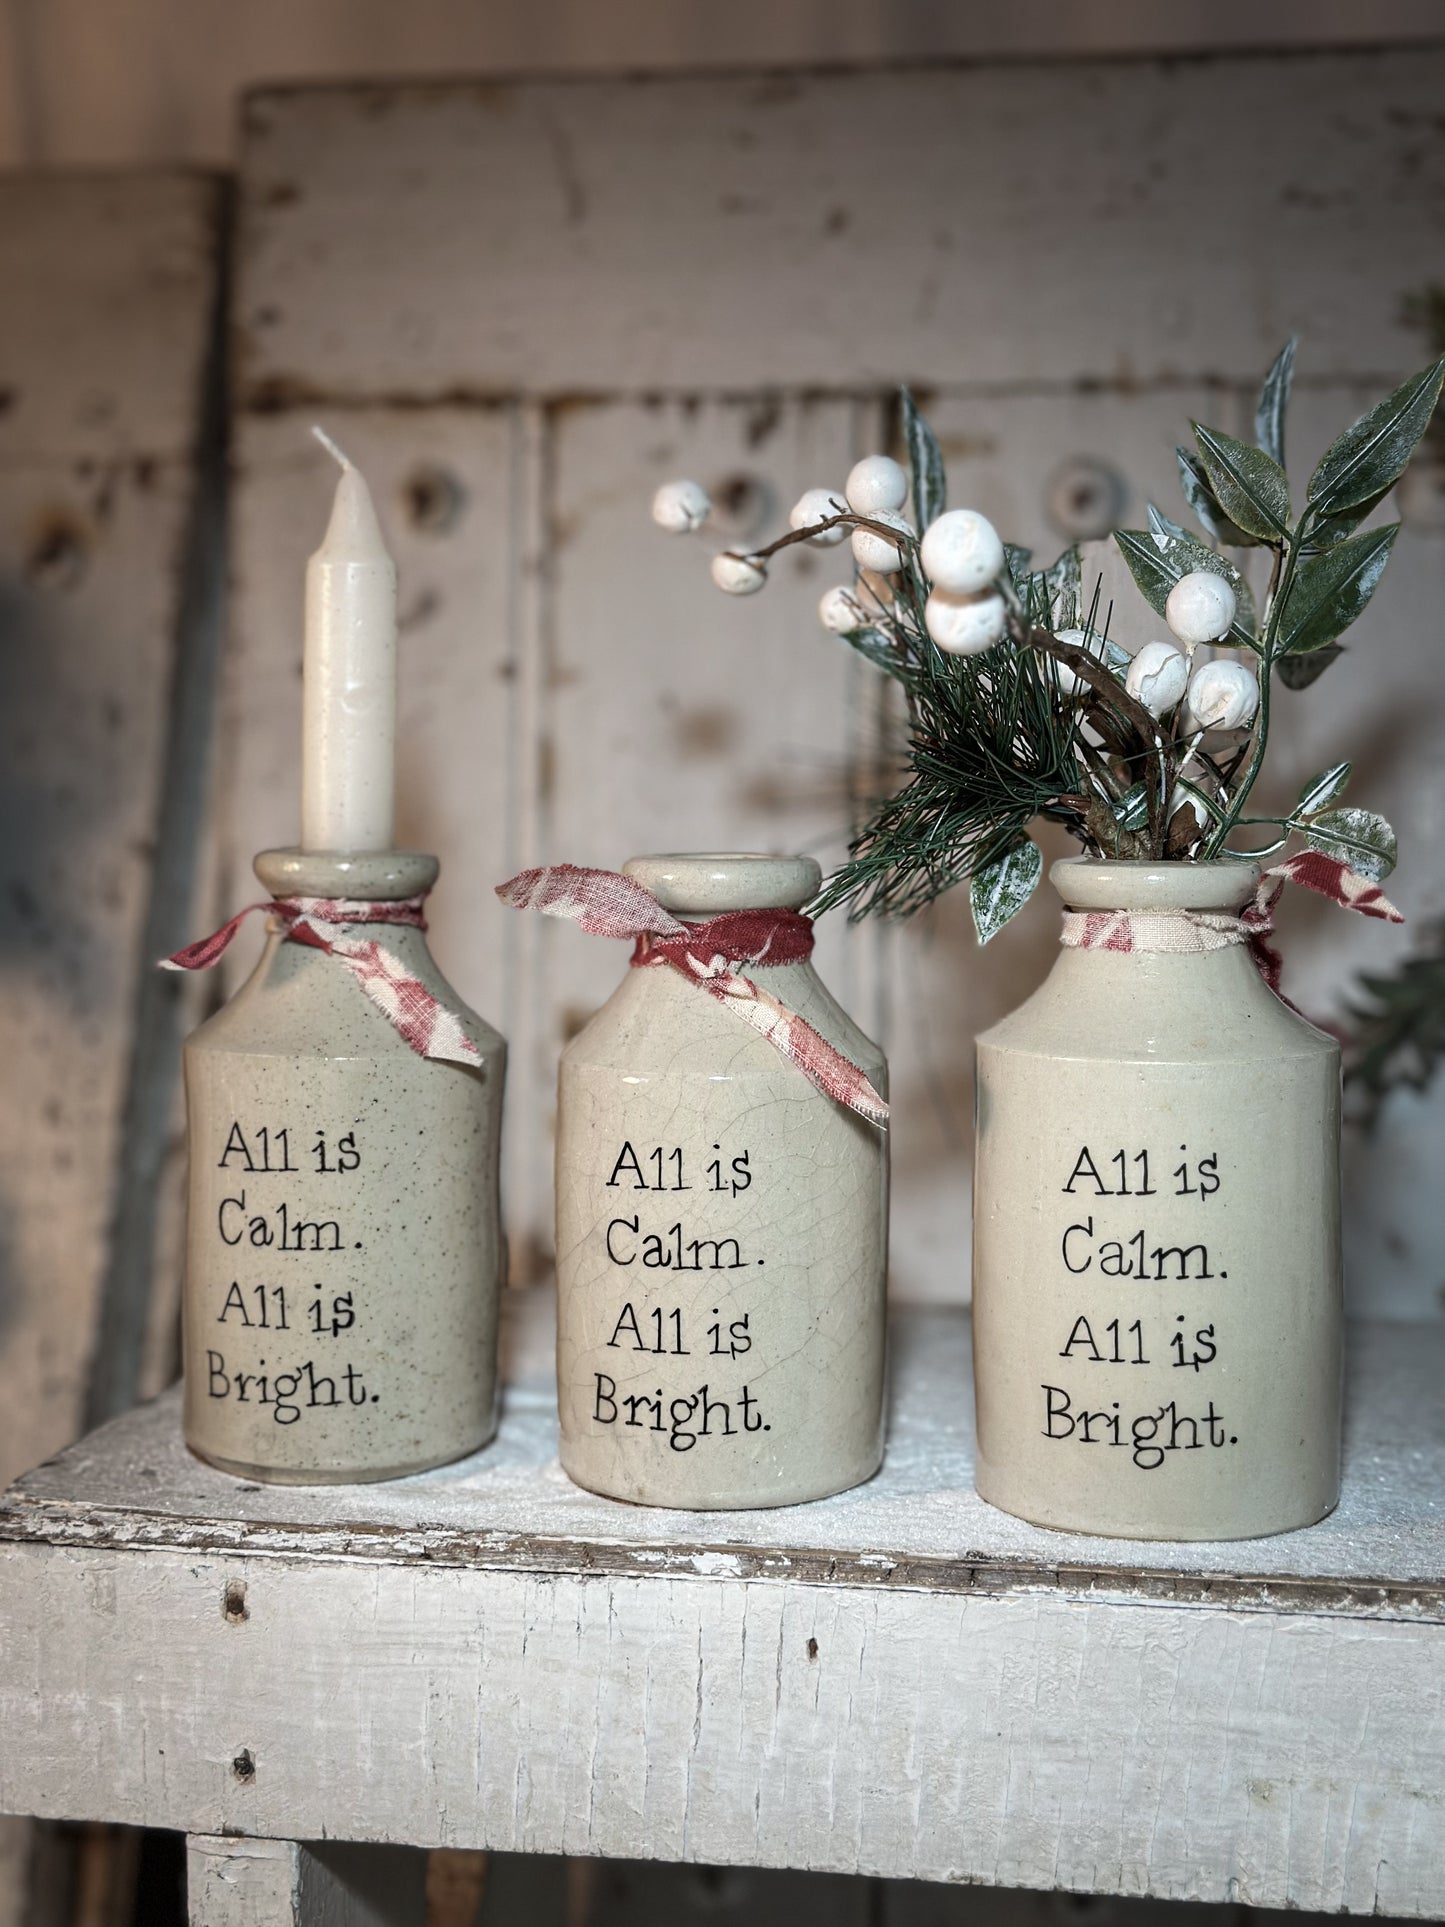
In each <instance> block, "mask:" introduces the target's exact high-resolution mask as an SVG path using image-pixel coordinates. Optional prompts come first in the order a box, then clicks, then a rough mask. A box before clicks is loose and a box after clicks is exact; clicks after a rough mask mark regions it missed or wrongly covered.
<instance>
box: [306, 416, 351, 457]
mask: <svg viewBox="0 0 1445 1927" xmlns="http://www.w3.org/2000/svg"><path fill="white" fill-rule="evenodd" d="M311 433H312V434H313V435H314V436H315V437H316V439H317V441H318V442H320V444H321V446H322V447H323V448H324V449H325V450H326V452H327V454H328V455H330V456H331V457H332V459H333V460H334V461H336V462H338V463H339V464H340V466H341V467H342V468H350V467H351V465H352V464H351V458H350V456H348V455H347V454H346V453H345V452H344V451H343V450H342V449H339V448H338V447H337V446H336V443H335V442H334V441H332V439H331V437H330V436H329V435H328V434H327V432H326V430H325V429H324V428H322V427H320V426H319V424H317V423H316V422H312V424H311Z"/></svg>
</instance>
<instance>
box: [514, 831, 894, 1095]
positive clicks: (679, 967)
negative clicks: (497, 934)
mask: <svg viewBox="0 0 1445 1927" xmlns="http://www.w3.org/2000/svg"><path fill="white" fill-rule="evenodd" d="M497 895H498V896H499V897H500V898H501V899H502V901H503V903H510V904H511V905H512V907H513V909H516V910H541V911H542V912H543V913H544V914H545V915H547V916H549V917H566V918H567V919H568V920H569V921H570V922H572V923H575V924H577V925H578V927H579V928H580V929H583V930H588V931H590V932H591V933H592V934H593V935H594V936H598V937H631V938H633V939H634V948H633V952H632V963H633V967H634V969H646V968H649V967H655V966H662V967H664V968H667V969H671V970H675V971H677V973H678V974H679V976H682V977H685V978H686V979H687V981H688V982H689V983H692V984H696V985H697V987H698V989H699V990H703V991H706V993H707V995H708V996H709V997H712V998H714V999H715V1000H716V1001H717V1002H718V1003H720V1004H721V1005H722V1006H723V1008H724V1009H725V1010H730V1011H732V1013H733V1015H734V1016H736V1017H741V1018H742V1020H743V1022H744V1023H745V1024H751V1025H752V1027H753V1029H754V1030H756V1031H759V1032H760V1033H761V1034H762V1035H763V1036H764V1037H766V1038H767V1040H768V1042H769V1043H770V1044H771V1045H773V1047H774V1049H776V1050H780V1051H781V1052H782V1054H783V1055H784V1057H786V1058H787V1059H788V1060H789V1062H790V1063H793V1064H796V1065H797V1067H798V1069H799V1070H800V1071H801V1072H802V1073H803V1075H804V1077H806V1078H807V1079H808V1081H809V1083H811V1084H813V1085H815V1086H816V1087H817V1088H818V1089H819V1090H820V1091H822V1092H824V1093H825V1094H826V1095H827V1096H828V1097H831V1098H832V1099H833V1100H834V1102H835V1103H838V1104H843V1105H846V1107H847V1108H848V1109H849V1110H850V1111H856V1112H857V1114H858V1116H859V1117H863V1118H867V1119H868V1121H869V1122H870V1123H871V1124H882V1125H886V1124H887V1122H888V1106H887V1104H886V1103H885V1102H884V1100H883V1099H882V1098H881V1097H880V1096H879V1095H878V1093H877V1091H875V1090H874V1088H873V1086H872V1085H871V1084H870V1083H869V1081H868V1079H867V1078H866V1077H865V1076H864V1075H863V1073H862V1071H860V1070H859V1068H858V1066H857V1065H856V1064H854V1063H853V1062H852V1061H851V1060H850V1059H849V1058H847V1057H845V1056H844V1055H843V1053H842V1052H841V1051H839V1050H835V1049H834V1047H833V1045H831V1044H830V1043H829V1042H828V1040H827V1039H826V1038H825V1037H822V1036H820V1035H819V1033H818V1032H817V1031H816V1030H814V1028H813V1026H812V1025H811V1024H810V1023H808V1022H807V1021H806V1020H805V1019H804V1018H802V1017H799V1016H798V1014H797V1013H796V1011H791V1010H789V1009H788V1008H787V1006H786V1005H785V1004H782V1003H779V1001H778V999H777V998H776V997H774V996H773V995H772V994H771V993H770V992H768V991H766V990H764V989H762V987H761V986H760V985H758V984H755V983H754V982H753V981H752V979H751V978H750V977H746V976H743V975H742V974H741V972H740V971H739V970H738V969H737V968H735V966H737V965H742V966H743V967H744V968H753V969H756V968H757V966H758V965H759V964H789V963H802V962H804V961H805V960H806V959H807V958H808V957H810V956H811V955H812V952H813V922H812V918H811V917H801V916H799V915H798V914H797V912H796V911H794V910H731V911H728V912H727V913H726V914H725V915H723V916H720V917H713V918H711V919H710V920H709V921H708V922H706V923H682V922H680V921H679V919H678V918H676V917H674V916H673V915H672V914H671V913H670V912H669V911H667V910H664V909H663V907H662V905H661V904H660V903H659V902H658V900H657V898H656V897H655V896H653V894H652V892H651V891H650V890H644V889H643V887H642V885H641V884H640V883H634V882H633V881H632V879H631V877H625V876H622V875H620V874H619V873H618V872H617V871H615V870H583V869H579V868H578V867H577V865H576V864H573V863H558V864H553V865H552V866H551V867H549V868H547V869H545V870H523V871H522V873H521V875H520V876H515V877H513V878H512V879H511V881H510V882H508V883H499V884H498V885H497Z"/></svg>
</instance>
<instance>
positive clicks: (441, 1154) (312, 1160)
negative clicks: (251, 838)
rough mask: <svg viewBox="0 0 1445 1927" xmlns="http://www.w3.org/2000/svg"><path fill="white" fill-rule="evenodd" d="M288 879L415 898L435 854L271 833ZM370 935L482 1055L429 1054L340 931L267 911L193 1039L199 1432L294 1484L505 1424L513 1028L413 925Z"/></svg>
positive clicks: (219, 1453) (272, 870)
mask: <svg viewBox="0 0 1445 1927" xmlns="http://www.w3.org/2000/svg"><path fill="white" fill-rule="evenodd" d="M256 871H257V874H258V876H259V877H260V878H261V881H262V882H263V883H264V884H265V885H266V886H267V888H268V889H269V890H270V891H271V892H272V894H273V895H274V896H277V897H280V898H283V899H284V898H295V897H303V898H323V899H324V898H332V899H352V900H353V901H355V902H360V903H368V902H371V903H382V902H396V901H400V900H404V899H407V898H411V897H415V896H419V895H421V894H423V893H424V892H425V891H426V890H427V889H429V888H430V886H431V884H432V882H433V880H434V879H435V877H436V874H437V863H436V859H435V858H434V857H430V856H420V855H411V854H407V853H404V852H398V851H386V852H379V853H375V854H359V855H355V856H339V855H334V854H329V853H325V852H303V851H299V850H273V851H269V852H267V853H265V854H264V855H262V856H259V857H258V858H257V859H256ZM343 929H346V930H348V932H349V933H355V934H359V935H361V936H363V937H373V936H374V937H376V938H378V939H379V940H381V941H382V942H383V943H384V945H385V948H386V950H387V951H388V952H389V953H390V955H391V956H392V957H393V958H394V959H395V960H396V962H397V963H399V964H400V965H402V966H404V968H405V970H406V972H407V973H408V974H410V975H412V976H415V977H416V978H417V979H419V980H420V981H421V983H422V984H424V985H425V987H426V989H427V990H429V991H430V992H431V993H432V995H433V996H434V997H436V998H437V999H438V1000H439V1002H440V1003H442V1004H444V1005H445V1006H446V1008H447V1009H448V1010H449V1011H450V1012H452V1013H453V1014H454V1015H455V1016H456V1017H457V1018H459V1019H460V1020H461V1022H462V1024H463V1026H464V1028H465V1031H466V1034H467V1036H468V1037H469V1038H470V1039H471V1041H472V1043H473V1044H475V1046H476V1047H477V1052H478V1054H479V1058H480V1062H479V1064H477V1065H475V1066H474V1065H471V1064H462V1063H452V1062H441V1061H436V1060H434V1059H429V1058H426V1057H422V1056H419V1055H418V1054H417V1052H416V1051H415V1050H414V1049H413V1048H412V1047H411V1046H410V1045H409V1044H408V1043H407V1041H406V1039H405V1038H404V1037H403V1036H402V1035H401V1034H400V1032H399V1031H398V1030H397V1029H396V1028H395V1026H394V1025H393V1024H392V1023H391V1022H389V1021H388V1018H387V1016H386V1015H385V1014H384V1013H383V1011H382V1010H381V1009H379V1008H378V1007H377V1005H376V1004H375V1003H374V1002H373V1001H372V1000H371V999H370V998H369V997H368V996H366V995H364V994H363V992H362V991H361V989H360V988H359V987H358V985H357V983H356V981H355V979H354V978H353V977H352V976H351V975H350V974H349V973H348V971H347V970H345V969H344V968H342V967H341V965H340V964H339V963H338V962H337V960H336V959H335V958H333V957H331V956H328V955H327V954H326V953H325V952H324V951H322V950H319V949H315V948H313V947H311V946H310V945H308V944H306V943H302V942H296V941H285V940H284V939H283V932H282V931H281V929H280V928H279V927H275V926H273V928H272V931H271V934H270V936H269V938H268V940H267V944H266V949H265V952H264V954H263V955H262V958H261V961H260V963H259V964H258V966H257V968H256V970H255V972H254V974H253V975H252V976H251V978H250V979H249V980H248V981H247V982H246V983H245V984H244V985H243V986H242V988H241V989H240V991H238V992H237V994H236V996H235V997H234V998H233V999H232V1000H231V1002H230V1003H229V1004H227V1005H226V1006H225V1008H224V1009H223V1010H221V1011H219V1012H218V1013H217V1014H216V1015H215V1016H214V1017H212V1018H211V1019H210V1020H209V1022H207V1023H205V1024H203V1025H202V1026H201V1027H200V1029H199V1030H197V1031H196V1032H195V1034H194V1035H193V1036H192V1037H191V1038H190V1039H189V1041H188V1042H187V1044H186V1047H185V1081H186V1103H187V1113H188V1125H189V1139H190V1191H189V1207H188V1222H187V1245H186V1291H185V1301H184V1342H185V1436H186V1442H187V1444H188V1445H189V1446H190V1447H191V1449H192V1451H194V1452H196V1453H198V1454H199V1455H200V1456H201V1457H202V1458H204V1459H207V1460H209V1461H210V1462H211V1463H212V1464H213V1465H217V1466H220V1467H221V1468H222V1469H223V1470H224V1471H227V1472H232V1473H236V1474H239V1475H241V1476H243V1477H245V1478H251V1479H261V1480H267V1481H271V1482H274V1483H283V1484H305V1485H314V1484H330V1483H338V1482H348V1483H349V1482H352V1481H359V1480H370V1479H387V1478H395V1477H398V1476H400V1475H401V1474H403V1473H407V1472H418V1471H421V1470H423V1469H424V1468H426V1467H428V1466H433V1465H440V1464H442V1463H444V1462H446V1461H447V1460H451V1459H456V1458H460V1457H462V1456H463V1455H464V1454H466V1453H468V1452H471V1451H473V1450H475V1449H476V1448H477V1447H478V1446H480V1445H483V1444H485V1443H486V1441H487V1440H488V1439H489V1438H490V1437H491V1436H492V1433H493V1432H494V1430H495V1429H496V1380H497V1367H496V1351H497V1314H498V1300H499V1292H500V1286H501V1276H500V1273H501V1265H502V1241H501V1235H500V1229H499V1223H500V1218H499V1206H498V1197H497V1170H498V1153H499V1144H500V1135H501V1109H502V1082H503V1074H504V1067H505V1057H506V1047H505V1045H504V1044H503V1042H502V1039H501V1038H500V1037H499V1036H498V1035H497V1033H496V1032H495V1031H494V1030H492V1029H491V1027H490V1026H489V1025H488V1024H486V1023H484V1022H483V1020H482V1019H481V1018H480V1017H478V1016H477V1015H476V1013H475V1012H473V1011H469V1010H467V1009H466V1008H465V1006H464V1005H462V1004H461V1002H460V1000H459V999H458V998H457V995H456V993H455V991H453V990H452V989H451V988H450V986H449V985H448V984H447V983H446V982H445V981H444V979H443V978H442V977H441V975H440V973H439V972H438V970H437V968H436V965H435V964H434V963H433V962H432V960H431V956H430V954H429V952H428V949H427V944H426V938H425V936H424V934H423V932H422V931H421V930H420V929H419V928H407V927H404V926H395V925H391V924H385V925H379V926H378V925H370V924H356V925H354V926H349V927H348V926H343Z"/></svg>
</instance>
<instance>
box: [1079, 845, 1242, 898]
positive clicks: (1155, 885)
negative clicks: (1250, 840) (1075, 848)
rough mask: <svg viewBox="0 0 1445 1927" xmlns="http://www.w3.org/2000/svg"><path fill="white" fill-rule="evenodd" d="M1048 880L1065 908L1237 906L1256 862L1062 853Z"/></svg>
mask: <svg viewBox="0 0 1445 1927" xmlns="http://www.w3.org/2000/svg"><path fill="white" fill-rule="evenodd" d="M1049 882H1050V883H1051V884H1052V885H1053V886H1054V888H1055V890H1057V891H1058V893H1059V895H1060V896H1061V897H1062V898H1063V900H1064V902H1065V903H1066V904H1067V905H1068V907H1069V909H1071V910H1154V911H1170V910H1237V909H1238V908H1239V907H1240V905H1241V904H1243V903H1245V902H1246V901H1247V900H1248V898H1249V897H1250V896H1252V895H1253V893H1254V888H1255V885H1256V884H1257V883H1258V882H1259V865H1258V863H1255V862H1251V861H1247V860H1244V859H1241V858H1238V857H1217V858H1215V859H1213V860H1212V861H1210V862H1206V863H1199V862H1188V861H1181V862H1178V863H1152V862H1147V861H1146V862H1139V861H1133V862H1126V861H1117V862H1116V861H1112V860H1109V859H1103V858H1099V857H1086V856H1070V857H1063V858H1061V859H1060V860H1059V861H1058V862H1057V863H1055V864H1053V865H1052V866H1051V867H1050V869H1049Z"/></svg>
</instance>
